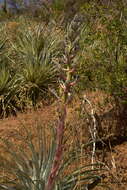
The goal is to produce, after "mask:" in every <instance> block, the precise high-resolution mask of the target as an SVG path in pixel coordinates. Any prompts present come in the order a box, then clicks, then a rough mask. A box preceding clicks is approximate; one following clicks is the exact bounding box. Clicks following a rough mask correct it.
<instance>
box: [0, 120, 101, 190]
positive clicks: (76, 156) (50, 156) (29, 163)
mask: <svg viewBox="0 0 127 190" xmlns="http://www.w3.org/2000/svg"><path fill="white" fill-rule="evenodd" d="M22 127H23V131H24V134H23V135H21V134H20V133H18V134H17V136H18V137H19V138H20V140H21V141H22V142H23V143H25V144H24V145H25V150H24V149H23V147H21V146H19V147H18V149H15V145H14V144H13V143H12V142H11V141H7V140H5V139H1V140H2V142H3V143H4V145H5V150H6V152H8V155H10V156H11V160H10V161H9V159H6V158H2V157H1V161H2V164H1V168H2V169H3V170H4V171H6V172H7V173H9V174H11V176H13V178H14V179H15V180H9V179H8V181H6V183H4V182H3V183H2V184H0V187H1V188H3V189H7V190H9V189H10V188H11V187H12V188H14V189H16V188H18V189H19V190H42V189H43V190H45V189H46V183H47V180H48V178H49V175H50V172H51V169H52V164H53V160H54V154H55V151H56V147H57V144H56V138H57V135H56V134H57V132H56V130H55V129H54V126H48V127H46V126H43V127H42V126H41V125H40V124H39V123H36V125H35V126H34V138H33V134H32V132H31V130H30V129H28V128H27V127H26V126H24V125H23V126H22ZM63 146H64V147H65V146H66V145H65V144H64V145H63ZM87 146H88V145H84V148H85V147H87ZM64 154H65V155H64V156H63V158H64V159H63V160H62V162H61V166H60V168H59V171H58V174H57V178H56V180H55V184H54V188H53V189H54V190H57V189H58V190H65V189H66V190H71V189H74V188H75V189H77V190H78V189H83V188H84V187H85V184H84V182H85V181H86V182H87V183H89V181H91V180H94V179H97V178H99V175H98V172H99V171H100V166H101V167H102V168H103V164H99V163H98V164H94V165H91V164H90V165H81V166H80V165H79V166H78V167H75V169H74V171H73V172H71V173H68V174H66V175H64V171H66V170H67V169H68V167H70V166H74V164H75V163H76V162H79V160H80V159H83V158H84V157H85V156H86V155H85V153H81V152H80V147H79V146H77V147H75V148H74V147H73V148H71V149H70V151H69V152H68V151H67V152H65V153H64ZM92 166H94V169H91V167H92ZM102 171H103V169H102ZM9 181H10V182H9ZM8 183H9V184H8ZM7 184H8V185H7Z"/></svg>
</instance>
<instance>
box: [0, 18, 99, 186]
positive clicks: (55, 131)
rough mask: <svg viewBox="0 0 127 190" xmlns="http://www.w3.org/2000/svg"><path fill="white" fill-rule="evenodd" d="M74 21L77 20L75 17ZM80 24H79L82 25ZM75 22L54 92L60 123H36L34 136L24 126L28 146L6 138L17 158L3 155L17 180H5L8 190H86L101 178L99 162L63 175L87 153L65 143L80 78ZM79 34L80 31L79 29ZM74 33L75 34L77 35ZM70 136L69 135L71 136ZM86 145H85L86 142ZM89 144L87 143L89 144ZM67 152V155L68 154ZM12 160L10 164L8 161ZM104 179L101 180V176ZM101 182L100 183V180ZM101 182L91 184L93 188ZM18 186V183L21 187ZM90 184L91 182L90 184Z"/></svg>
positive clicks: (63, 51) (62, 52)
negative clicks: (70, 147)
mask: <svg viewBox="0 0 127 190" xmlns="http://www.w3.org/2000/svg"><path fill="white" fill-rule="evenodd" d="M71 24H73V28H75V27H76V26H75V27H74V24H77V22H76V21H75V20H74V22H72V23H71ZM78 26H79V25H78ZM73 28H72V25H71V26H69V27H68V29H67V35H66V37H65V41H64V46H63V47H64V48H63V49H61V50H62V51H61V57H62V59H61V58H59V57H58V59H57V60H58V61H59V62H57V66H58V69H59V85H60V86H59V94H58V95H57V92H55V93H54V94H55V95H56V96H57V98H58V121H57V123H56V127H54V126H51V127H50V128H48V129H47V128H46V127H42V126H40V125H37V126H36V128H35V127H34V131H35V129H36V133H34V136H35V137H34V138H33V135H32V131H30V130H29V129H28V128H26V127H24V129H25V131H26V135H25V136H26V137H24V135H23V136H22V135H20V134H19V136H18V137H19V138H20V139H22V140H23V142H25V144H26V145H25V146H24V147H26V149H20V148H19V149H18V150H17V151H16V150H15V148H14V145H13V143H11V142H8V141H7V140H4V139H2V141H3V142H4V144H5V147H6V151H7V152H8V153H9V154H10V155H11V158H12V160H13V162H11V161H8V160H5V158H1V160H3V162H4V164H2V168H3V170H5V169H7V171H10V172H11V173H12V174H13V176H14V177H15V178H16V180H13V181H11V182H10V181H8V183H12V182H13V186H10V185H7V182H6V183H4V182H3V183H2V184H1V185H0V187H1V188H3V189H7V190H10V189H11V190H15V189H16V188H18V189H19V190H74V189H76V190H79V189H80V190H82V189H84V188H85V187H86V188H87V189H88V186H85V181H86V182H88V180H91V179H100V177H99V176H98V175H97V174H96V173H97V172H99V171H100V168H98V167H97V166H98V164H95V166H96V167H95V168H94V169H91V164H90V165H87V166H86V165H82V166H80V165H79V166H78V168H75V169H74V170H73V171H72V172H71V173H68V174H66V175H63V171H65V170H66V169H68V167H69V166H75V162H76V161H77V160H78V161H79V160H80V158H83V157H85V154H84V153H82V154H81V150H80V146H79V145H78V146H77V147H75V148H74V147H72V149H71V150H70V151H69V152H67V153H66V151H65V147H66V143H65V138H67V137H65V127H66V117H67V105H68V103H69V102H70V101H71V95H72V89H73V88H74V85H75V84H76V82H77V79H75V76H74V75H75V71H76V66H75V61H76V60H77V59H76V56H77V53H78V48H77V47H78V37H77V38H76V36H75V39H76V40H74V38H72V39H71V37H72V34H71V35H70V32H72V31H73ZM78 35H79V33H78ZM73 37H74V36H73ZM68 139H69V138H68ZM83 146H84V148H85V145H83ZM86 146H87V145H86ZM65 153H66V155H65ZM7 163H8V164H7ZM99 182H100V180H99ZM99 182H98V183H99ZM98 183H96V184H95V183H94V184H93V185H92V184H91V188H89V190H90V189H93V188H94V187H95V186H96V185H97V184H98ZM14 184H15V187H14ZM17 186H18V187H17ZM89 187H90V186H89Z"/></svg>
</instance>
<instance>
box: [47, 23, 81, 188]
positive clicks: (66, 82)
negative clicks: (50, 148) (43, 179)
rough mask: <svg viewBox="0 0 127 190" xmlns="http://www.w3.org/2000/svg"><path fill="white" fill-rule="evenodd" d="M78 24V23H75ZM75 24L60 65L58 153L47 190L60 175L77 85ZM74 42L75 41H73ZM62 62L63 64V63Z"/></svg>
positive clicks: (70, 29)
mask: <svg viewBox="0 0 127 190" xmlns="http://www.w3.org/2000/svg"><path fill="white" fill-rule="evenodd" d="M75 24H77V23H75ZM72 26H73V28H74V22H72V23H71V25H70V27H68V28H67V35H66V38H65V40H64V50H63V55H62V59H60V64H59V67H58V68H59V73H60V76H59V97H60V98H59V104H58V123H57V128H56V133H57V134H56V141H57V142H56V144H57V146H56V152H55V155H54V162H53V165H52V169H51V173H50V175H49V178H48V182H47V185H46V190H52V189H53V187H54V184H55V181H56V177H57V174H58V173H59V168H60V165H61V161H62V155H63V150H64V149H63V148H64V144H63V138H64V129H65V125H66V116H67V105H68V103H69V102H70V100H71V96H72V88H73V86H74V85H75V84H76V81H77V79H74V75H75V72H76V69H75V63H74V58H75V57H76V55H77V54H76V53H77V52H76V51H77V50H76V45H77V42H78V41H77V35H79V33H77V35H76V36H74V39H71V38H70V37H72V36H73V32H75V30H73V28H72ZM73 40H74V41H73ZM61 62H62V63H61Z"/></svg>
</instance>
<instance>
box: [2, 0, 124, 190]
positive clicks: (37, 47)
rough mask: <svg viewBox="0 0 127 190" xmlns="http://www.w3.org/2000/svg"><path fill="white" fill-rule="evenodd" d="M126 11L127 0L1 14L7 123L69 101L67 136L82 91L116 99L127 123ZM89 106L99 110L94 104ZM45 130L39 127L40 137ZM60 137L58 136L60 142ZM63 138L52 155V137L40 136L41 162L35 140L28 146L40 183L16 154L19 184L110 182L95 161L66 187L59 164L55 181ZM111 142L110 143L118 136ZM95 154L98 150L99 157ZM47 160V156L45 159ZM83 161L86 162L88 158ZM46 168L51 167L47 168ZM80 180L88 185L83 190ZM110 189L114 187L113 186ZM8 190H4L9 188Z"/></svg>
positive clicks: (68, 1)
mask: <svg viewBox="0 0 127 190" xmlns="http://www.w3.org/2000/svg"><path fill="white" fill-rule="evenodd" d="M126 7H127V2H126V1H124V0H123V1H122V0H121V1H117V0H114V1H110V0H109V1H108V0H107V1H105V0H100V1H99V0H98V1H97V0H95V1H87V0H86V1H85V0H84V1H83V0H78V1H75V0H61V1H60V0H54V1H52V2H51V1H48V2H44V3H43V4H42V5H41V6H40V7H36V8H35V7H34V6H33V5H32V6H29V7H27V9H23V10H19V11H18V12H17V13H16V14H13V13H12V12H9V11H7V12H1V13H0V21H1V23H0V117H1V118H4V117H8V116H9V115H16V114H17V113H18V112H24V111H26V110H28V109H32V108H34V109H37V108H39V107H42V106H43V105H47V104H48V105H49V104H51V103H52V102H54V101H55V100H56V99H57V100H58V101H59V100H61V102H62V103H60V105H59V109H60V110H59V111H58V116H59V122H58V128H59V130H62V131H63V132H64V125H65V119H66V113H65V112H66V105H68V104H69V103H70V102H71V99H72V97H73V95H74V96H75V94H77V96H78V97H79V96H80V97H81V94H82V92H84V91H87V90H89V91H102V92H103V93H105V94H108V97H110V99H108V101H110V104H111V105H112V106H113V108H114V109H115V112H116V116H117V117H119V118H120V119H122V120H126V117H127V111H126V109H127V87H126V85H127V8H126ZM85 101H86V102H87V103H88V104H89V105H90V106H91V104H90V102H89V101H88V100H87V99H85ZM105 102H106V101H105ZM61 104H62V105H61ZM64 106H65V107H64ZM103 106H105V105H103ZM79 112H80V114H81V115H80V118H82V115H83V117H84V115H85V117H87V119H88V120H89V122H91V123H92V124H93V125H95V123H94V122H95V119H97V118H98V116H96V115H92V114H91V116H90V115H89V114H88V113H84V110H83V109H82V108H81V109H80V110H79ZM91 118H92V119H91ZM97 121H98V120H97ZM99 121H100V120H99ZM126 124H127V123H126V122H125V126H122V127H121V130H118V129H117V128H115V132H114V131H113V135H114V136H115V137H118V136H122V137H125V138H126V136H127V129H126ZM62 125H63V128H62V127H61V126H62ZM68 125H70V124H68ZM60 127H61V128H60ZM94 127H96V126H94ZM25 130H26V133H27V135H28V136H29V133H30V132H28V131H27V129H26V127H25ZM40 130H41V129H40V128H39V127H37V135H38V136H39V133H40ZM50 130H51V129H50ZM59 130H57V132H58V134H59V135H60V134H61V133H60V132H59ZM99 130H100V129H99ZM99 130H98V134H99V135H100V138H102V139H103V138H104V139H105V137H107V132H106V131H105V130H104V131H103V130H100V131H99ZM113 130H114V129H113ZM111 131H112V130H111ZM57 132H56V131H55V132H54V131H53V132H52V133H51V132H50V133H51V134H52V135H53V139H52V140H51V142H50V144H51V146H50V147H48V148H47V146H48V145H47V144H48V143H47V140H46V139H47V138H48V137H47V136H46V134H45V133H46V132H45V131H44V132H43V135H42V136H39V151H40V152H39V153H40V155H38V154H37V153H36V151H35V147H34V144H33V142H32V140H31V136H29V138H28V139H27V142H26V144H27V145H28V147H29V148H30V151H31V155H32V164H33V166H32V167H33V168H34V167H35V168H34V169H35V171H34V172H35V173H36V176H34V174H35V173H34V174H31V172H33V170H32V169H31V168H32V167H30V166H29V164H28V165H27V161H28V160H27V159H26V160H25V159H24V157H25V156H26V154H25V152H23V156H21V152H20V154H17V155H16V153H15V151H14V152H13V151H10V154H11V155H12V157H13V158H14V161H15V163H16V164H17V167H18V170H17V168H15V173H16V175H17V177H18V182H19V183H20V182H21V181H22V185H23V186H20V184H19V186H20V189H22V188H23V189H24V190H30V189H31V190H40V189H44V190H45V189H46V190H50V189H51V190H52V189H53V188H54V189H55V190H57V189H58V190H64V189H67V190H69V189H70V190H71V189H79V188H80V189H83V188H84V183H82V181H85V180H88V179H94V178H95V179H97V180H98V179H99V180H100V179H101V178H103V177H100V176H101V173H102V172H101V171H103V170H106V169H105V168H103V166H104V165H103V164H102V163H101V164H100V163H96V164H93V162H92V164H91V165H88V166H86V165H85V166H84V165H82V167H79V168H78V169H77V170H76V171H74V173H73V172H72V174H71V175H70V176H68V177H66V178H65V179H63V180H62V178H60V180H59V178H57V181H55V182H54V180H55V179H56V177H57V170H58V168H59V164H60V163H59V162H57V163H56V168H57V169H56V171H54V173H53V174H52V172H53V171H52V166H53V167H55V166H54V165H53V158H55V159H56V157H57V158H58V157H59V154H60V153H61V154H62V149H60V150H59V151H60V152H59V154H58V155H57V156H56V154H55V153H56V152H57V150H58V149H57V148H60V146H61V143H62V139H63V136H64V135H63V136H62V137H60V136H59V135H58V134H57ZM99 132H100V133H99ZM108 133H109V131H108ZM57 135H58V136H57ZM94 135H95V133H94V131H93V137H92V140H91V141H90V142H87V143H88V144H93V148H94V145H95V144H94V143H95V142H94V141H95V140H97V139H95V138H94V137H95V136H94ZM108 135H109V136H110V134H108ZM43 137H44V139H43ZM55 138H56V139H57V138H58V139H59V138H61V140H60V139H59V141H57V142H55ZM42 139H43V142H42ZM45 141H46V144H45ZM41 143H42V144H41ZM5 144H6V145H7V147H9V146H10V145H8V143H7V142H5ZM58 145H59V146H58ZM41 146H43V148H44V151H43V153H42V152H41V148H42V147H41ZM57 146H58V147H57ZM82 146H83V147H85V146H86V147H88V145H86V144H82V145H81V147H82ZM56 147H57V148H56ZM81 147H80V146H79V145H78V149H77V146H76V151H75V150H74V151H73V150H71V151H70V152H69V156H67V158H66V159H65V160H66V161H65V163H64V162H63V163H62V164H63V165H62V166H61V167H62V169H63V168H64V164H65V165H67V166H68V165H69V164H70V162H71V161H70V157H73V159H72V161H74V162H75V160H76V159H77V157H76V155H75V154H77V152H78V153H79V152H80V151H81V149H80V148H81ZM55 151H56V152H55ZM94 151H95V150H94V149H93V153H94ZM41 154H43V155H45V157H43V158H42V155H41ZM73 154H74V155H73ZM70 155H71V156H70ZM72 155H73V156H72ZM27 156H28V155H27ZM39 156H40V157H39ZM55 156H56V157H55ZM80 156H83V155H81V152H80ZM80 156H79V157H80ZM65 157H66V156H65ZM79 157H78V159H79ZM15 158H17V160H16V159H15ZM58 159H61V158H58ZM40 162H41V163H42V162H43V164H44V165H43V164H40ZM35 163H36V164H35ZM26 165H27V166H28V168H27V169H26V168H25V166H26ZM46 165H49V166H48V169H46ZM93 166H94V167H93ZM13 167H14V166H13ZM39 167H40V168H39ZM89 167H90V168H91V167H92V169H88V168H89ZM62 169H61V170H62ZM84 169H85V171H84ZM31 170H32V171H31ZM19 171H20V172H19ZM40 171H41V172H40ZM45 171H46V173H45ZM51 171H52V172H51ZM98 171H99V173H98ZM50 172H51V173H50ZM29 173H30V174H29ZM40 173H41V174H40ZM79 173H80V177H81V178H80V179H79ZM26 174H29V175H33V176H32V177H31V178H29V175H28V176H27V177H26ZM51 174H52V175H54V177H52V176H51ZM86 174H87V175H86ZM23 175H25V177H24V176H23ZM42 176H43V177H42ZM37 177H38V178H37ZM26 178H27V179H26ZM42 178H43V181H41V183H40V182H37V183H36V185H35V183H34V181H37V180H42ZM32 180H33V181H32ZM78 180H79V182H80V185H77V187H76V184H77V181H78ZM47 181H48V182H47ZM95 182H96V181H95ZM99 182H100V181H99ZM99 182H97V184H96V185H98V184H99ZM49 184H50V187H49ZM96 185H94V184H93V185H92V184H91V186H90V185H89V186H88V187H86V188H87V189H94V188H96ZM101 185H102V184H101ZM103 186H104V185H103ZM105 187H106V188H108V186H106V185H105ZM1 188H3V189H4V185H2V186H1ZM103 188H104V187H103ZM10 189H11V187H10ZM23 189H22V190H23Z"/></svg>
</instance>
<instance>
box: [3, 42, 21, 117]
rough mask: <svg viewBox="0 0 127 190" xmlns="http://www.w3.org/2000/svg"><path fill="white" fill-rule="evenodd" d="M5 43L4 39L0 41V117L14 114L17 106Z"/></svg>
mask: <svg viewBox="0 0 127 190" xmlns="http://www.w3.org/2000/svg"><path fill="white" fill-rule="evenodd" d="M5 43H6V40H4V41H0V118H2V117H6V116H8V115H9V114H16V110H17V108H18V105H17V100H16V99H17V98H16V93H15V91H16V88H17V86H18V85H17V81H16V80H15V76H12V75H11V72H10V70H9V66H8V62H7V55H6V56H5V54H6V51H5Z"/></svg>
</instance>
